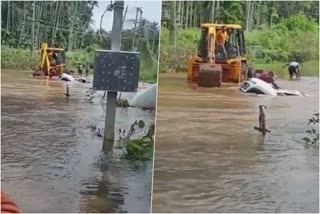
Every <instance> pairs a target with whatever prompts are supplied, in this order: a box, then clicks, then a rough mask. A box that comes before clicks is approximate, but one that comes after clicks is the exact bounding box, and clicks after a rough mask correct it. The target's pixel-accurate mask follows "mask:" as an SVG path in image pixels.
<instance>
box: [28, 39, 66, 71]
mask: <svg viewBox="0 0 320 214" xmlns="http://www.w3.org/2000/svg"><path fill="white" fill-rule="evenodd" d="M65 63H66V57H65V51H64V49H62V48H50V47H48V44H47V43H43V44H42V46H41V50H40V64H39V68H38V70H37V71H35V72H34V73H33V76H50V77H53V76H60V75H62V74H63V73H64V71H65Z"/></svg>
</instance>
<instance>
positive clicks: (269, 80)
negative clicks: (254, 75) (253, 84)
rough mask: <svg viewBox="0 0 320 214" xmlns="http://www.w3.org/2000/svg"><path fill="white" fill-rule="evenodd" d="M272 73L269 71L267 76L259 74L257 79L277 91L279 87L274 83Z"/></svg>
mask: <svg viewBox="0 0 320 214" xmlns="http://www.w3.org/2000/svg"><path fill="white" fill-rule="evenodd" d="M274 77H275V75H274V73H273V72H272V71H270V72H269V73H268V74H261V75H259V77H258V78H259V79H261V80H263V81H265V82H267V83H269V84H272V86H273V87H274V88H275V89H279V88H280V87H279V86H278V85H277V84H276V83H275V81H274Z"/></svg>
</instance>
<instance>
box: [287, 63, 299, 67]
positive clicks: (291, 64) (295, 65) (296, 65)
mask: <svg viewBox="0 0 320 214" xmlns="http://www.w3.org/2000/svg"><path fill="white" fill-rule="evenodd" d="M289 66H294V67H300V64H299V63H298V62H290V63H289Z"/></svg>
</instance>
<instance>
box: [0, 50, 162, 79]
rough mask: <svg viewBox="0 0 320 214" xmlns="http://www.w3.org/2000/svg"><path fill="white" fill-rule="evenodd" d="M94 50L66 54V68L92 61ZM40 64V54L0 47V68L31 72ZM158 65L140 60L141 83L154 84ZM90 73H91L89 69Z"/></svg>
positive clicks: (74, 68)
mask: <svg viewBox="0 0 320 214" xmlns="http://www.w3.org/2000/svg"><path fill="white" fill-rule="evenodd" d="M94 51H95V49H92V48H87V49H85V50H75V51H69V52H66V60H67V66H68V67H69V68H70V69H73V70H76V67H77V64H78V63H83V62H90V63H92V62H93V60H94ZM39 62H40V53H39V51H35V52H34V53H32V52H31V50H26V49H16V48H9V47H6V46H2V47H1V68H6V69H15V70H30V72H31V70H32V69H33V68H35V67H36V66H37V65H38V64H39ZM157 67H158V64H157V63H154V64H152V63H151V62H150V60H144V59H143V58H142V59H141V64H140V80H141V81H143V82H148V83H154V82H156V80H157ZM90 72H93V70H92V69H90Z"/></svg>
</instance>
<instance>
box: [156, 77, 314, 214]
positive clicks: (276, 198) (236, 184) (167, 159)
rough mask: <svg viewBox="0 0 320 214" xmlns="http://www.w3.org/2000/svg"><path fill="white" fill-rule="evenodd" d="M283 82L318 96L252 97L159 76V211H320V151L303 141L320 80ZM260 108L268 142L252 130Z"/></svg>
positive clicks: (231, 89) (228, 88)
mask: <svg viewBox="0 0 320 214" xmlns="http://www.w3.org/2000/svg"><path fill="white" fill-rule="evenodd" d="M278 84H279V85H280V86H281V87H283V88H288V89H297V90H301V91H303V92H305V93H308V94H310V95H311V96H310V97H266V96H247V95H245V94H242V93H241V92H240V91H239V87H238V86H236V85H230V84H227V85H224V87H222V88H197V87H196V86H195V85H192V84H188V83H187V81H186V76H185V75H179V74H178V75H176V74H161V75H160V77H159V87H158V88H159V91H158V108H157V124H156V147H155V165H154V182H153V185H154V186H153V205H152V212H180V213H182V212H225V213H228V212H244V213H245V212H316V213H318V212H319V150H318V149H319V148H318V147H317V146H306V144H305V143H304V142H303V141H302V140H301V139H302V138H303V137H305V131H306V130H307V128H308V127H307V126H306V125H307V123H308V119H309V118H310V117H311V115H312V114H313V113H315V112H316V111H317V110H318V109H319V106H318V104H319V99H318V97H319V89H318V85H319V81H318V79H316V78H307V77H303V78H302V80H300V81H288V80H279V81H278ZM259 105H266V106H267V111H266V114H267V116H266V117H267V119H266V120H267V122H266V125H267V128H268V129H270V130H271V133H268V134H267V136H266V138H265V139H263V138H262V136H261V134H260V133H259V132H257V131H256V130H254V129H253V127H254V126H258V114H259V109H258V106H259Z"/></svg>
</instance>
